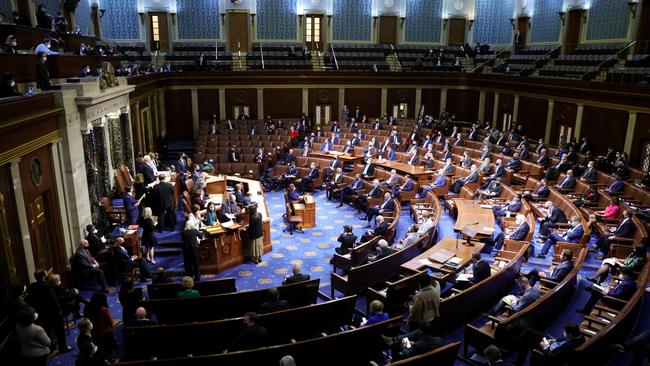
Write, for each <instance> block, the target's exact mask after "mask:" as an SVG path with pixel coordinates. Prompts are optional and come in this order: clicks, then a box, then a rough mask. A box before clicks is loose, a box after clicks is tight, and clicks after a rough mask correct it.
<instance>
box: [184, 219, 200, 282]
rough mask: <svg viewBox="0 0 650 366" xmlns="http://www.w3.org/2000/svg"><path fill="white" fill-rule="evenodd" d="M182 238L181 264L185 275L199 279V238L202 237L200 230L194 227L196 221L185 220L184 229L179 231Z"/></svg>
mask: <svg viewBox="0 0 650 366" xmlns="http://www.w3.org/2000/svg"><path fill="white" fill-rule="evenodd" d="M181 238H182V239H183V265H184V267H185V275H186V276H190V277H193V278H194V280H197V281H199V280H201V273H200V272H199V240H201V238H202V234H201V232H200V231H199V230H198V229H197V228H196V223H195V222H194V221H192V220H188V221H186V222H185V230H183V232H182V233H181Z"/></svg>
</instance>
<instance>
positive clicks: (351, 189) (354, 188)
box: [334, 174, 379, 213]
mask: <svg viewBox="0 0 650 366" xmlns="http://www.w3.org/2000/svg"><path fill="white" fill-rule="evenodd" d="M377 185H379V181H377ZM362 189H363V179H361V175H360V174H357V177H356V178H355V179H354V181H353V182H352V183H350V184H348V185H347V186H345V187H343V188H342V189H341V190H340V191H339V205H338V206H336V207H343V199H344V198H345V197H346V196H352V195H354V194H355V193H357V192H359V191H361V190H362ZM334 191H335V192H336V189H335V190H334ZM358 212H359V211H358V209H357V213H358Z"/></svg>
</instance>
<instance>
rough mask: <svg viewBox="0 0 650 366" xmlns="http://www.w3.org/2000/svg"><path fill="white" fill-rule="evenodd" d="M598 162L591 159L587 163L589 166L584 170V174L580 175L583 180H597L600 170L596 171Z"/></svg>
mask: <svg viewBox="0 0 650 366" xmlns="http://www.w3.org/2000/svg"><path fill="white" fill-rule="evenodd" d="M595 165H596V162H595V161H593V160H590V161H589V162H588V163H587V167H586V168H585V170H584V172H582V175H581V176H580V180H581V181H587V182H589V181H595V180H596V178H597V176H598V175H597V174H598V172H597V171H596V168H595Z"/></svg>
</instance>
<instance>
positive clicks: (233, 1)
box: [230, 0, 243, 6]
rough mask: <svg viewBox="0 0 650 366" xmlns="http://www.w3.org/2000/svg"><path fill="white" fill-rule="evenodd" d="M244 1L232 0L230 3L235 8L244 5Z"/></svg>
mask: <svg viewBox="0 0 650 366" xmlns="http://www.w3.org/2000/svg"><path fill="white" fill-rule="evenodd" d="M242 1H243V0H230V2H231V3H232V4H233V5H234V6H239V5H240V4H241V3H242Z"/></svg>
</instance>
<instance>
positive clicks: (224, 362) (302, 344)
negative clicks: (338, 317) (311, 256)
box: [120, 317, 401, 366]
mask: <svg viewBox="0 0 650 366" xmlns="http://www.w3.org/2000/svg"><path fill="white" fill-rule="evenodd" d="M400 324H401V318H399V317H396V318H392V319H389V320H386V321H384V322H380V323H376V324H372V325H369V326H366V327H361V328H355V329H352V330H348V331H343V332H339V333H335V334H329V335H323V336H318V337H315V338H312V339H308V340H303V341H297V342H291V343H286V344H283V345H277V346H270V347H263V348H258V349H254V350H248V351H238V352H228V353H219V354H212V355H205V356H192V357H180V358H173V359H159V360H142V361H131V362H121V363H120V365H123V366H172V365H174V366H214V365H219V366H241V365H277V364H278V362H279V361H280V359H281V358H282V357H284V356H286V355H291V356H292V357H293V358H294V359H295V361H296V364H298V365H310V366H311V365H316V366H326V365H327V366H329V365H332V364H336V363H341V361H342V357H345V362H346V363H347V364H350V365H367V364H368V363H369V362H370V361H371V360H374V359H377V358H379V357H381V351H383V350H384V349H385V348H386V343H385V342H384V341H383V339H382V338H381V336H380V335H382V334H384V335H387V336H394V335H396V334H397V332H398V331H399V327H400ZM341 345H354V348H355V352H347V353H346V354H345V356H343V355H342V354H341V352H337V351H336V350H339V349H340V348H341Z"/></svg>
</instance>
